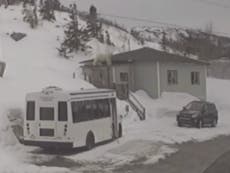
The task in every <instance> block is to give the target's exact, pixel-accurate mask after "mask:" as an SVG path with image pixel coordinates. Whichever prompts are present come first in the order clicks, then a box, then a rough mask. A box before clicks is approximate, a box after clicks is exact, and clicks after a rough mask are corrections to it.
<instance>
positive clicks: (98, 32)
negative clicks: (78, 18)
mask: <svg viewBox="0 0 230 173" xmlns="http://www.w3.org/2000/svg"><path fill="white" fill-rule="evenodd" d="M86 30H87V32H88V35H89V36H90V37H93V38H97V39H98V40H99V41H100V42H104V39H103V36H102V23H100V22H98V19H97V8H96V7H95V6H93V5H92V6H91V7H90V8H89V15H88V20H87V29H86Z"/></svg>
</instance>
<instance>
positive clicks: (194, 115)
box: [177, 101, 218, 128]
mask: <svg viewBox="0 0 230 173" xmlns="http://www.w3.org/2000/svg"><path fill="white" fill-rule="evenodd" d="M217 121H218V111H217V109H216V106H215V104H213V103H209V102H205V101H192V102H190V103H189V104H188V105H186V106H185V107H183V110H182V111H180V112H179V114H178V115H177V125H178V126H179V127H181V126H183V125H190V126H195V127H197V128H201V127H203V126H206V125H208V126H211V127H216V125H217Z"/></svg>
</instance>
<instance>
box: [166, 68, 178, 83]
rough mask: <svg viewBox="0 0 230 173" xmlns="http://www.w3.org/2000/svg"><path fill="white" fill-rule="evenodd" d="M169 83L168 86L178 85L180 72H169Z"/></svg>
mask: <svg viewBox="0 0 230 173" xmlns="http://www.w3.org/2000/svg"><path fill="white" fill-rule="evenodd" d="M167 81H168V85H177V84H178V71H177V70H167Z"/></svg>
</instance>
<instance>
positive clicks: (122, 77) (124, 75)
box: [120, 72, 129, 82]
mask: <svg viewBox="0 0 230 173" xmlns="http://www.w3.org/2000/svg"><path fill="white" fill-rule="evenodd" d="M128 80H129V77H128V73H125V72H121V73H120V81H121V82H128Z"/></svg>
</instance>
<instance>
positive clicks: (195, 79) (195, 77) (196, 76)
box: [191, 71, 200, 85]
mask: <svg viewBox="0 0 230 173" xmlns="http://www.w3.org/2000/svg"><path fill="white" fill-rule="evenodd" d="M191 84H192V85H200V72H198V71H192V72H191Z"/></svg>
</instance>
